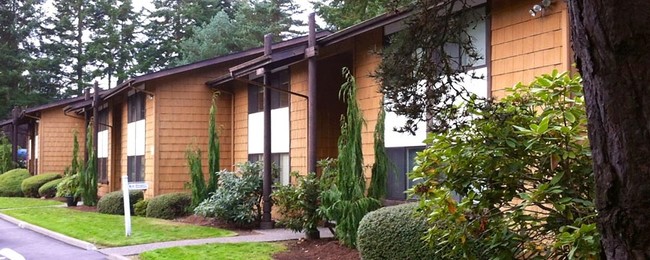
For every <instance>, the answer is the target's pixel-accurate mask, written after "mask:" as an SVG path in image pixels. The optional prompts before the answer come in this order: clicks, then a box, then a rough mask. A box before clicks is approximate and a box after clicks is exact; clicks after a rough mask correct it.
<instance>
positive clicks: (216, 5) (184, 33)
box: [138, 0, 232, 72]
mask: <svg viewBox="0 0 650 260" xmlns="http://www.w3.org/2000/svg"><path fill="white" fill-rule="evenodd" d="M230 2H231V1H229V0H200V1H182V0H154V1H153V5H154V10H153V11H150V12H149V13H148V15H147V20H148V21H149V23H147V24H145V25H144V26H145V28H144V34H145V36H146V39H147V40H146V41H145V42H144V43H142V45H141V46H140V48H139V51H138V53H139V54H138V63H139V65H138V66H139V68H138V69H139V71H140V72H151V71H155V70H159V69H162V68H166V67H170V66H174V65H176V64H177V62H178V60H180V59H181V58H182V57H179V55H180V54H179V53H180V51H179V48H180V47H179V45H180V42H181V41H182V40H183V39H186V38H188V37H191V36H192V35H193V28H194V27H195V26H199V25H202V24H206V23H208V22H209V21H210V19H211V18H212V17H213V16H214V15H215V14H217V13H218V12H219V11H221V10H224V11H225V12H226V13H232V9H231V4H230Z"/></svg>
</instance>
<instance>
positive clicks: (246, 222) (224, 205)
mask: <svg viewBox="0 0 650 260" xmlns="http://www.w3.org/2000/svg"><path fill="white" fill-rule="evenodd" d="M237 166H238V168H239V169H238V171H237V172H227V171H222V172H221V173H220V174H219V176H220V178H219V186H218V188H217V190H216V191H215V192H214V194H212V196H210V197H209V198H208V199H206V200H204V201H203V202H201V204H199V205H198V206H197V207H196V208H195V209H194V213H195V214H197V215H201V216H205V217H216V218H219V219H221V220H225V221H228V222H231V223H234V224H236V225H239V226H251V225H253V224H255V223H256V222H258V221H259V220H260V217H261V215H262V212H261V211H262V208H261V206H260V202H261V199H262V177H261V176H262V174H261V173H262V163H261V162H255V163H251V162H246V163H243V164H239V165H237Z"/></svg>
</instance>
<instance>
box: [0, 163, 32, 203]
mask: <svg viewBox="0 0 650 260" xmlns="http://www.w3.org/2000/svg"><path fill="white" fill-rule="evenodd" d="M29 176H30V175H29V172H28V171H27V169H13V170H11V171H8V172H5V173H3V174H2V175H0V197H22V196H23V191H22V189H21V188H20V185H21V184H22V183H23V180H25V179H27V178H29Z"/></svg>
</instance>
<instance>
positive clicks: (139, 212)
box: [133, 199, 149, 217]
mask: <svg viewBox="0 0 650 260" xmlns="http://www.w3.org/2000/svg"><path fill="white" fill-rule="evenodd" d="M148 206H149V200H145V199H141V200H139V201H138V202H136V203H135V204H133V213H135V215H136V216H140V217H146V216H147V207H148Z"/></svg>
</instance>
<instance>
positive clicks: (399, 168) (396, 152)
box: [386, 146, 424, 200]
mask: <svg viewBox="0 0 650 260" xmlns="http://www.w3.org/2000/svg"><path fill="white" fill-rule="evenodd" d="M422 150H424V146H416V147H396V148H386V154H387V155H388V159H389V161H390V164H391V165H393V166H394V167H389V172H388V181H387V183H386V184H387V187H386V190H387V194H386V199H389V200H405V199H406V194H405V193H404V192H405V191H406V190H407V189H409V188H411V187H413V185H415V184H417V183H414V182H413V181H411V180H410V179H409V178H408V173H409V172H411V170H413V166H415V165H414V162H415V156H416V155H417V153H418V152H420V151H422Z"/></svg>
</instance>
